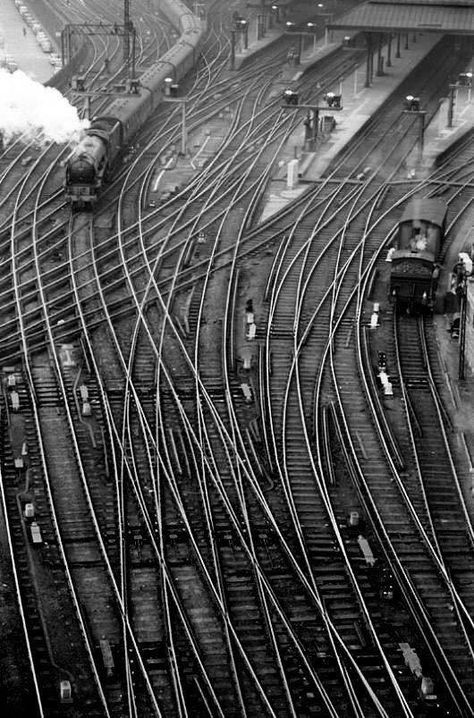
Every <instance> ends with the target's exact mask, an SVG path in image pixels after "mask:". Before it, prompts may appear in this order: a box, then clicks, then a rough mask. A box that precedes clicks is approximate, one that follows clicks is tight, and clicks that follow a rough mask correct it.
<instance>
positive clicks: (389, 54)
mask: <svg viewBox="0 0 474 718" xmlns="http://www.w3.org/2000/svg"><path fill="white" fill-rule="evenodd" d="M387 67H392V33H389V35H388V42H387Z"/></svg>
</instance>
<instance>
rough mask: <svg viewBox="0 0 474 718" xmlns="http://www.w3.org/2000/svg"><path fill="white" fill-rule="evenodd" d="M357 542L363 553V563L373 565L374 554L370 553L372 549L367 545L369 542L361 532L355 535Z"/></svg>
mask: <svg viewBox="0 0 474 718" xmlns="http://www.w3.org/2000/svg"><path fill="white" fill-rule="evenodd" d="M357 543H358V544H359V548H360V550H361V551H362V553H363V555H364V559H365V563H366V564H367V565H368V566H371V567H372V566H374V564H375V557H374V554H373V553H372V549H371V548H370V545H369V542H368V541H367V539H366V538H365V537H364V536H362V534H359V536H358V537H357Z"/></svg>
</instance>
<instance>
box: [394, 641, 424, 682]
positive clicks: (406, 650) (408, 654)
mask: <svg viewBox="0 0 474 718" xmlns="http://www.w3.org/2000/svg"><path fill="white" fill-rule="evenodd" d="M398 645H399V646H400V649H401V652H402V654H403V659H404V661H405V665H406V666H407V667H408V668H409V669H410V671H411V672H412V673H413V675H414V676H416V677H417V678H419V677H420V676H421V674H422V671H421V663H420V659H419V658H418V654H417V652H416V651H415V649H414V648H412V647H411V646H410V644H409V643H399V644H398Z"/></svg>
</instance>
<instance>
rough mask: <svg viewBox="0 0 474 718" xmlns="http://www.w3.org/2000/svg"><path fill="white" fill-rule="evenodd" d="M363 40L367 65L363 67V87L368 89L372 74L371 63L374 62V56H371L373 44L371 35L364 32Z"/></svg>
mask: <svg viewBox="0 0 474 718" xmlns="http://www.w3.org/2000/svg"><path fill="white" fill-rule="evenodd" d="M365 40H366V43H367V63H366V66H365V87H370V81H371V80H372V74H373V67H374V65H373V62H374V56H373V43H372V33H371V32H366V33H365Z"/></svg>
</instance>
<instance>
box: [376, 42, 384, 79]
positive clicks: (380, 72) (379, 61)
mask: <svg viewBox="0 0 474 718" xmlns="http://www.w3.org/2000/svg"><path fill="white" fill-rule="evenodd" d="M378 40H379V41H378V47H377V77H382V75H383V74H384V71H383V55H382V48H383V35H382V33H381V32H379V33H378Z"/></svg>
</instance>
